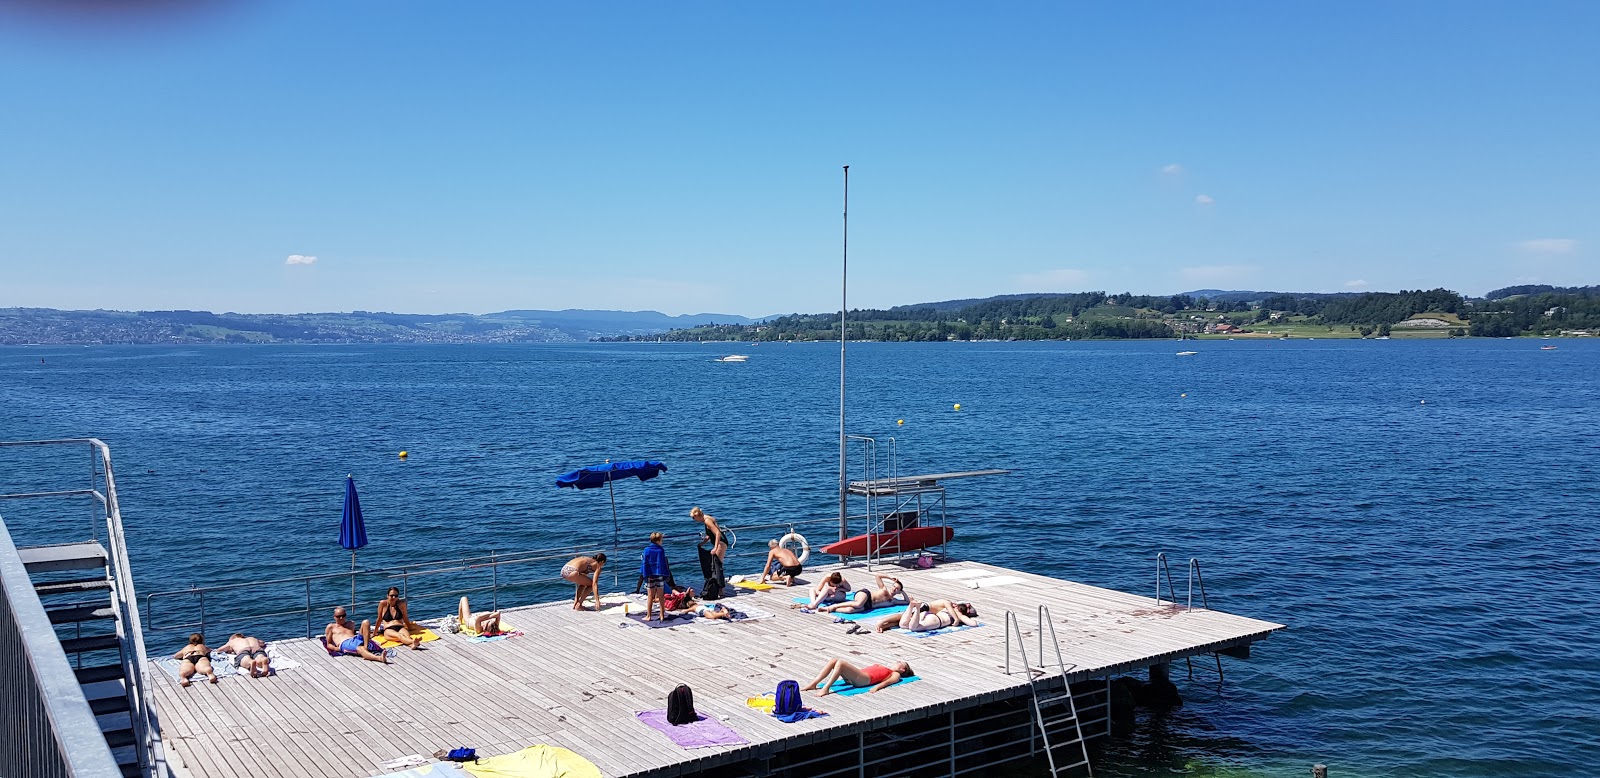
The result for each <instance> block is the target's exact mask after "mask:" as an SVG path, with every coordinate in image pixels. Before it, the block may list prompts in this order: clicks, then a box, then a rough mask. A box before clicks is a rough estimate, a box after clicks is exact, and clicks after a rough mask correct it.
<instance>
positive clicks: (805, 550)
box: [778, 532, 811, 565]
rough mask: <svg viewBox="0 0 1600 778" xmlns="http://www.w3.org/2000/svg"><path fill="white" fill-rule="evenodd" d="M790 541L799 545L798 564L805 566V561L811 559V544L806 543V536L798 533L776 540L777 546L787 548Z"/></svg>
mask: <svg viewBox="0 0 1600 778" xmlns="http://www.w3.org/2000/svg"><path fill="white" fill-rule="evenodd" d="M790 541H794V542H797V543H799V544H800V564H802V565H803V564H805V563H806V560H807V559H810V558H811V544H810V543H807V542H806V536H805V535H802V534H800V533H798V532H791V533H789V534H787V535H784V536H783V537H781V538H778V545H780V546H787V545H789V542H790Z"/></svg>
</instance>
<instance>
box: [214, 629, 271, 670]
mask: <svg viewBox="0 0 1600 778" xmlns="http://www.w3.org/2000/svg"><path fill="white" fill-rule="evenodd" d="M217 650H218V651H221V652H223V653H225V654H233V666H234V667H237V668H239V672H248V673H249V674H250V677H251V678H265V677H267V676H269V675H272V657H270V656H267V644H266V643H263V642H262V641H261V638H257V637H251V636H249V635H246V634H244V633H243V632H235V633H233V636H232V637H230V638H228V642H226V643H223V644H222V647H220V648H218V649H217Z"/></svg>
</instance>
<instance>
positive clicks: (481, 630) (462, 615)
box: [456, 597, 506, 638]
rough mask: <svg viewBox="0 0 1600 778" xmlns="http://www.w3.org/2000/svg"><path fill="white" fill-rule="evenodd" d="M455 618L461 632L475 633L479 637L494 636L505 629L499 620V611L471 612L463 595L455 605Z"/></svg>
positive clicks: (470, 607)
mask: <svg viewBox="0 0 1600 778" xmlns="http://www.w3.org/2000/svg"><path fill="white" fill-rule="evenodd" d="M456 618H457V619H459V620H460V622H461V630H462V631H463V632H469V633H476V634H477V635H479V636H481V637H486V638H488V637H494V636H495V635H498V634H500V633H502V632H505V631H506V625H505V624H504V623H503V622H501V621H500V611H483V612H481V613H473V612H472V606H471V605H468V604H467V598H465V597H462V598H461V602H460V603H459V604H458V605H456Z"/></svg>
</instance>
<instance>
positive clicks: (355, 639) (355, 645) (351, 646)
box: [339, 635, 378, 654]
mask: <svg viewBox="0 0 1600 778" xmlns="http://www.w3.org/2000/svg"><path fill="white" fill-rule="evenodd" d="M339 650H340V651H343V652H345V653H346V654H359V653H361V636H360V635H351V636H350V637H347V638H345V639H344V641H343V642H341V643H340V644H339ZM367 650H368V651H371V652H373V653H377V651H378V641H376V640H369V641H367Z"/></svg>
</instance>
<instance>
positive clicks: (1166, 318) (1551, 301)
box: [601, 286, 1600, 341]
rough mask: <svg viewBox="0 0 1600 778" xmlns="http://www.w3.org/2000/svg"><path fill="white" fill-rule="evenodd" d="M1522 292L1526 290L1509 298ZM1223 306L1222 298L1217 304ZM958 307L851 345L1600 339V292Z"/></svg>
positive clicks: (821, 320)
mask: <svg viewBox="0 0 1600 778" xmlns="http://www.w3.org/2000/svg"><path fill="white" fill-rule="evenodd" d="M1511 290H1525V291H1515V292H1513V291H1511ZM1219 297H1221V295H1219ZM962 302H963V303H964V304H962V305H960V307H954V308H952V307H950V306H949V305H947V304H940V303H927V304H921V305H907V306H899V307H896V308H891V309H888V310H878V309H861V310H852V311H851V312H850V316H849V326H850V331H849V336H850V338H851V339H853V340H886V341H945V340H1068V339H1072V340H1095V339H1140V338H1171V337H1177V336H1180V335H1182V334H1185V333H1186V332H1190V331H1193V330H1194V328H1195V322H1197V321H1211V322H1215V321H1218V320H1221V321H1225V322H1227V323H1229V324H1230V325H1238V326H1249V324H1251V323H1260V322H1267V321H1268V320H1269V319H1272V318H1273V317H1274V315H1275V314H1277V315H1280V316H1282V317H1290V318H1291V319H1292V320H1293V321H1296V322H1300V323H1308V324H1320V325H1326V326H1328V327H1330V328H1331V327H1332V326H1333V325H1348V326H1350V327H1351V328H1352V329H1357V331H1359V332H1360V333H1361V334H1363V335H1368V334H1372V333H1374V332H1377V333H1379V334H1384V335H1387V334H1388V333H1389V332H1390V330H1391V328H1392V327H1393V326H1394V325H1397V324H1399V323H1401V322H1403V321H1406V320H1407V319H1410V318H1412V317H1415V316H1418V315H1426V314H1430V313H1435V314H1441V318H1444V319H1446V320H1452V319H1458V320H1464V321H1465V322H1466V326H1465V327H1456V328H1452V329H1451V330H1450V334H1451V335H1453V336H1459V335H1470V336H1476V337H1508V336H1515V335H1524V334H1534V335H1538V334H1555V333H1559V332H1562V331H1570V330H1588V331H1591V332H1600V287H1594V286H1590V287H1566V288H1562V287H1547V286H1538V287H1507V288H1506V289H1503V290H1495V291H1494V292H1490V293H1489V294H1488V295H1485V296H1484V297H1483V298H1479V299H1472V298H1467V297H1464V296H1462V295H1461V294H1459V293H1456V292H1452V291H1450V290H1448V289H1428V290H1414V291H1411V290H1402V291H1399V292H1366V293H1361V294H1351V293H1343V294H1309V293H1265V294H1263V295H1262V297H1261V299H1259V300H1254V301H1250V300H1228V299H1222V300H1211V299H1207V298H1206V297H1203V296H1202V297H1196V296H1192V295H1135V294H1131V293H1123V294H1115V295H1108V294H1106V293H1105V292H1077V293H1072V294H1055V295H1048V294H1046V295H1036V296H1017V295H1007V296H1003V297H997V298H990V299H986V300H980V301H977V302H965V301H962ZM838 337H839V315H838V314H837V313H813V314H790V315H787V316H778V317H775V318H773V319H770V320H768V321H765V322H758V323H756V324H722V325H711V326H705V327H693V328H685V329H676V330H672V331H670V332H667V333H665V334H662V335H649V336H619V337H614V338H602V339H601V340H612V341H622V340H668V341H696V340H769V341H771V340H837V339H838Z"/></svg>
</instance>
